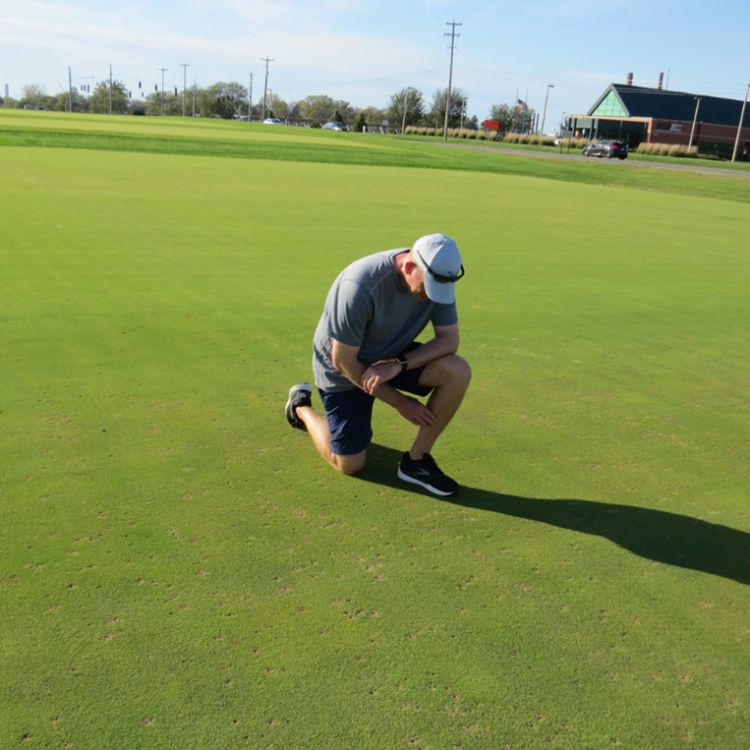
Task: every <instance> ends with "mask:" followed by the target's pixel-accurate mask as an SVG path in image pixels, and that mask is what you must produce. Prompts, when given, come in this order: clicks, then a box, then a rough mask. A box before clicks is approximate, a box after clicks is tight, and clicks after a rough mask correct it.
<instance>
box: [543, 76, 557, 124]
mask: <svg viewBox="0 0 750 750" xmlns="http://www.w3.org/2000/svg"><path fill="white" fill-rule="evenodd" d="M553 88H555V84H554V83H548V84H547V91H546V93H545V94H544V111H543V113H542V127H541V128H540V130H541V133H542V135H544V121H545V120H546V119H547V99H548V98H549V90H550V89H553Z"/></svg>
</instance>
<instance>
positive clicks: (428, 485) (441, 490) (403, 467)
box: [398, 451, 458, 497]
mask: <svg viewBox="0 0 750 750" xmlns="http://www.w3.org/2000/svg"><path fill="white" fill-rule="evenodd" d="M398 478H399V479H403V480H404V482H411V484H418V485H419V486H420V487H424V488H425V489H426V490H429V491H430V492H432V494H433V495H440V497H449V496H450V495H452V494H453V493H454V492H456V490H458V482H456V481H454V480H453V479H451V478H450V477H449V476H446V475H445V474H443V472H442V471H440V468H439V467H438V465H437V464H436V463H435V459H434V458H433V457H432V456H431V455H430V454H429V453H425V454H424V456H423V457H422V458H420V459H419V461H415V460H414V459H413V458H412V457H411V456H410V455H409V452H408V451H407V452H406V453H404V455H403V456H401V462H400V463H399V465H398Z"/></svg>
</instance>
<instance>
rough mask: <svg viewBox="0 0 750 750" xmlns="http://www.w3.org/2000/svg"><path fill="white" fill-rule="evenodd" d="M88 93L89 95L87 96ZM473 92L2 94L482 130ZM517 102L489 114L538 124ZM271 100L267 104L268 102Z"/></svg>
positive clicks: (167, 110) (22, 104)
mask: <svg viewBox="0 0 750 750" xmlns="http://www.w3.org/2000/svg"><path fill="white" fill-rule="evenodd" d="M87 94H88V95H87ZM468 101H469V100H468V97H467V96H466V94H465V93H464V92H463V91H462V90H461V89H458V88H457V89H453V90H452V91H451V94H450V100H449V97H448V90H447V89H438V90H437V91H435V92H434V94H433V95H432V99H431V101H430V102H427V101H426V100H425V97H424V95H423V93H422V92H421V91H419V90H418V89H416V88H414V87H411V86H409V87H406V88H403V89H401V90H400V91H397V92H396V93H394V94H392V95H391V96H390V97H389V100H388V103H387V105H386V106H385V107H384V108H379V107H374V106H368V107H363V108H356V107H353V106H352V105H351V104H350V103H349V102H347V101H343V100H340V99H333V98H332V97H330V96H327V95H325V94H318V95H311V96H307V97H306V98H304V99H301V100H299V101H292V102H287V101H285V100H284V99H282V98H281V97H280V96H278V95H277V94H276V93H270V94H269V95H268V96H267V97H266V100H265V102H263V101H262V100H254V101H253V102H251V101H250V100H249V97H248V89H247V88H246V87H245V86H243V85H242V84H240V83H237V82H236V81H232V82H218V83H214V84H213V85H211V86H207V87H201V88H198V87H192V88H189V89H187V90H185V91H184V92H182V91H180V90H178V89H176V88H174V89H170V90H167V91H158V90H157V91H153V92H151V93H149V94H148V95H146V96H145V97H133V95H132V92H131V91H130V90H129V89H128V87H127V86H126V85H125V84H124V83H123V82H122V81H113V82H112V85H111V86H110V83H109V81H100V82H99V83H98V84H96V85H95V86H94V87H93V91H91V92H90V93H88V92H83V91H81V90H79V89H78V88H73V89H72V90H71V91H64V92H62V93H59V94H55V95H49V94H47V93H46V91H45V90H44V88H43V87H42V86H40V85H39V84H29V85H27V86H24V87H23V89H22V93H21V97H20V98H19V99H10V98H8V99H6V100H5V101H3V100H2V99H1V98H0V104H1V105H2V106H4V107H16V108H25V109H49V110H56V111H67V112H91V113H96V114H108V113H112V114H132V115H168V116H181V115H183V114H184V115H187V116H192V115H196V116H200V117H214V118H222V119H238V118H242V119H248V118H249V119H253V120H259V119H263V118H264V117H274V118H278V119H280V120H283V121H285V122H290V123H302V124H307V125H312V126H318V127H319V126H320V125H321V124H323V123H325V122H328V121H334V122H340V123H344V124H346V125H347V126H348V127H351V128H353V129H354V130H363V129H365V128H379V127H387V128H388V129H389V130H396V131H403V130H404V129H405V128H406V127H407V126H409V125H412V126H414V125H416V126H427V127H433V128H442V127H443V124H444V122H445V110H446V103H447V106H448V127H449V128H461V127H463V128H467V129H477V128H478V127H480V123H479V120H478V118H477V117H476V115H473V116H471V117H469V116H468V114H467V107H468ZM519 104H520V103H516V104H515V105H509V104H498V105H493V106H492V107H491V111H490V113H489V119H491V120H499V121H500V123H501V129H502V130H503V131H507V132H526V131H527V130H528V129H529V128H530V126H531V125H530V124H531V123H533V118H534V111H533V110H530V109H528V108H527V107H525V105H524V106H523V107H521V106H519ZM264 105H265V106H264Z"/></svg>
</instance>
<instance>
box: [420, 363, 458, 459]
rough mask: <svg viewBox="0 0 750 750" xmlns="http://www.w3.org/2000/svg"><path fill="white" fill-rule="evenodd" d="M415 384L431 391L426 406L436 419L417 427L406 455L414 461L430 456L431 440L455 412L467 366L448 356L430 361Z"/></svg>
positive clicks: (446, 424) (438, 434)
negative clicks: (424, 425)
mask: <svg viewBox="0 0 750 750" xmlns="http://www.w3.org/2000/svg"><path fill="white" fill-rule="evenodd" d="M419 382H420V384H421V385H427V386H431V387H432V388H434V389H435V390H434V391H433V392H432V395H431V396H430V398H429V400H428V402H427V406H428V407H429V408H430V411H431V412H432V413H433V414H434V415H435V416H436V417H437V421H436V422H435V424H434V425H431V426H429V427H420V428H419V432H418V433H417V436H416V438H415V440H414V444H413V445H412V447H411V449H410V450H409V455H410V456H411V458H413V459H414V460H415V461H418V460H419V459H421V458H422V457H423V456H424V454H425V453H430V451H431V450H432V447H433V445H434V444H435V441H436V440H437V439H438V438H439V437H440V435H441V434H442V432H443V430H445V428H446V427H447V426H448V424H449V423H450V421H451V419H453V416H454V415H455V413H456V411H458V407H459V406H460V405H461V402H462V401H463V398H464V395H465V394H466V391H467V389H468V387H469V383H470V382H471V367H470V366H469V363H468V362H467V361H466V360H465V359H464V358H463V357H459V356H458V355H456V354H450V355H448V356H445V357H440V359H436V360H435V361H434V362H430V364H428V365H427V366H426V367H425V369H424V372H423V373H422V375H421V377H420V378H419Z"/></svg>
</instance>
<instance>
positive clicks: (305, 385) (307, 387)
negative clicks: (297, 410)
mask: <svg viewBox="0 0 750 750" xmlns="http://www.w3.org/2000/svg"><path fill="white" fill-rule="evenodd" d="M297 391H305V393H307V395H308V396H309V397H310V398H312V387H311V386H310V385H309V384H308V383H301V384H299V385H293V386H292V387H291V388H290V389H289V398H288V399H287V400H286V404H285V405H284V416H285V417H286V419H287V422H289V413H290V411H291V406H292V396H293V395H294V394H295V393H296V392H297ZM292 416H293V417H294V419H296V420H297V422H299V424H292V423H291V422H289V423H290V424H292V427H294V428H295V429H296V430H304V431H305V432H307V427H305V423H304V422H303V421H302V420H301V419H300V418H299V417H298V416H297V415H296V414H294V412H292Z"/></svg>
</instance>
